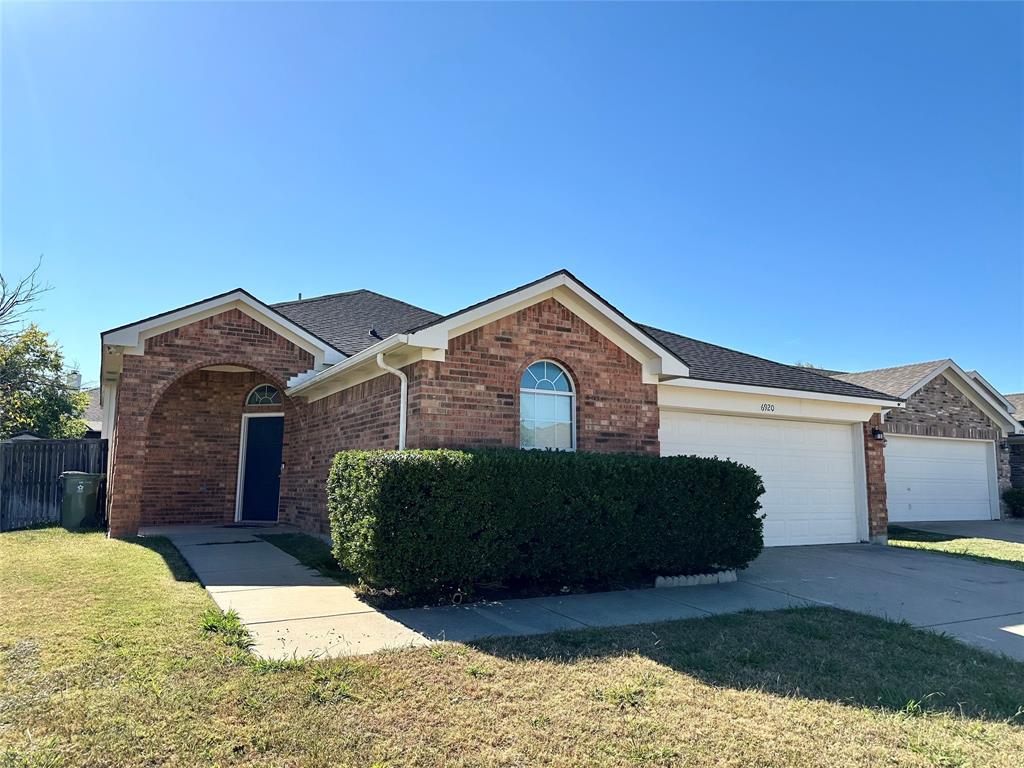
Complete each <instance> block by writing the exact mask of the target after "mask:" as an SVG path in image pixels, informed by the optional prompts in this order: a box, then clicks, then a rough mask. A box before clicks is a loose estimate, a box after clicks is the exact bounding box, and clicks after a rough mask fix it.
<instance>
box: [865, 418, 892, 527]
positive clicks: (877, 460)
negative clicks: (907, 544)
mask: <svg viewBox="0 0 1024 768" xmlns="http://www.w3.org/2000/svg"><path fill="white" fill-rule="evenodd" d="M875 427H881V419H880V417H879V416H878V414H875V415H874V416H872V417H871V421H868V422H865V423H864V468H865V470H866V472H865V474H866V475H867V482H868V535H869V536H870V538H871V541H880V542H882V543H884V542H885V537H886V530H887V529H888V526H889V507H888V505H887V501H886V492H885V450H884V448H885V446H884V445H883V444H882V441H881V440H876V439H875V438H874V437H872V436H871V430H872V429H874V428H875Z"/></svg>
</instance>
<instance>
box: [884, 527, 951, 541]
mask: <svg viewBox="0 0 1024 768" xmlns="http://www.w3.org/2000/svg"><path fill="white" fill-rule="evenodd" d="M887 533H888V536H889V538H891V539H903V540H905V541H927V542H943V541H960V540H962V539H969V538H971V537H970V536H964V535H963V534H959V533H935V532H934V531H919V530H917V529H916V528H904V527H903V526H900V525H890V526H889V529H888V531H887Z"/></svg>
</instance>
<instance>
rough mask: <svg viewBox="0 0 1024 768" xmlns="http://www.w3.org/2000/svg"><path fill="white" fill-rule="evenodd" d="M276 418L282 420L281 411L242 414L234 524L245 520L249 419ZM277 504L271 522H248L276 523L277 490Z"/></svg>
mask: <svg viewBox="0 0 1024 768" xmlns="http://www.w3.org/2000/svg"><path fill="white" fill-rule="evenodd" d="M246 399H248V398H246ZM277 416H279V417H280V418H282V419H283V418H284V412H283V411H281V412H279V413H277V412H275V413H243V414H242V427H241V436H240V437H239V440H238V479H237V481H236V482H235V522H236V523H243V522H246V521H245V520H243V519H242V496H243V494H244V491H245V447H246V445H245V444H246V442H248V440H247V438H248V437H249V419H268V418H274V417H277ZM277 503H278V514H277V515H276V516H275V517H274V519H273V520H251V521H249V522H254V523H256V522H266V523H276V522H278V521H279V519H280V511H281V510H280V504H281V492H280V490H278V496H277Z"/></svg>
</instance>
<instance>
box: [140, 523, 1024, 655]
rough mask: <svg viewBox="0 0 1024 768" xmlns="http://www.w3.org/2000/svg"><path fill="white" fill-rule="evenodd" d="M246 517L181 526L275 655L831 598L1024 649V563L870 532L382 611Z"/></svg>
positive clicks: (182, 539)
mask: <svg viewBox="0 0 1024 768" xmlns="http://www.w3.org/2000/svg"><path fill="white" fill-rule="evenodd" d="M259 532H260V531H258V530H257V531H254V530H252V529H239V528H227V527H224V528H219V527H208V528H196V527H192V528H168V529H162V530H155V529H150V530H149V531H147V532H146V533H147V534H149V535H154V534H160V535H165V536H168V537H169V538H170V539H171V540H172V541H173V542H174V544H175V545H176V546H177V548H178V550H179V551H180V552H181V554H182V555H183V556H184V558H185V559H186V560H187V561H188V563H189V564H190V565H191V566H192V568H193V570H194V571H195V572H196V574H197V575H198V576H199V578H200V580H201V581H202V583H203V584H204V586H205V587H206V589H207V591H208V592H209V593H210V595H211V597H212V598H213V599H214V601H215V602H216V603H217V605H218V606H220V607H221V608H222V609H224V610H235V611H237V612H238V614H239V617H240V618H241V619H242V621H243V622H245V624H246V626H247V627H248V628H249V631H250V632H251V633H252V635H253V638H254V639H255V641H256V646H255V648H254V650H255V651H256V652H257V653H259V654H261V655H263V656H267V657H275V658H289V657H293V656H297V657H302V656H308V655H332V656H341V655H350V654H363V653H373V652H375V651H378V650H382V649H384V648H395V647H409V646H416V645H424V644H427V643H430V642H431V641H433V640H455V641H467V640H473V639H476V638H480V637H487V636H497V635H529V634H541V633H545V632H551V631H554V630H560V629H581V628H585V627H595V626H596V627H605V626H616V625H625V624H639V623H647V622H655V621H669V620H674V619H688V618H699V617H704V616H711V615H714V614H719V613H730V612H735V611H743V610H776V609H779V608H786V607H791V606H812V605H830V606H835V607H838V608H846V609H849V610H853V611H860V612H864V613H871V614H875V615H877V616H881V617H883V618H887V619H893V620H905V621H907V622H909V623H911V624H913V625H914V626H917V627H922V628H928V629H932V630H936V631H941V632H946V633H949V634H951V635H953V636H955V637H957V638H959V639H961V640H963V641H965V642H968V643H971V644H973V645H977V646H979V647H982V648H985V649H987V650H991V651H1000V652H1003V653H1006V654H1008V655H1010V656H1014V657H1016V658H1018V659H1022V660H1024V571H1021V570H1016V569H1013V568H1006V567H1003V566H994V565H986V564H982V563H973V562H970V561H966V560H961V559H959V558H956V557H950V556H947V555H940V554H933V553H928V552H919V551H915V550H908V549H897V548H891V549H890V548H886V547H878V546H871V545H867V544H851V545H838V546H817V547H784V548H776V549H769V550H766V551H765V552H764V554H762V555H761V557H759V558H758V559H757V560H756V561H755V562H754V563H753V564H752V565H751V566H750V568H748V569H747V570H745V571H743V572H741V574H740V580H739V581H738V582H736V583H733V584H716V585H713V586H700V587H674V588H667V589H665V588H663V589H653V588H652V589H635V590H624V591H618V592H602V593H592V594H583V595H562V596H551V597H538V598H528V599H522V600H507V601H502V602H492V603H475V604H472V605H466V606H444V607H438V608H408V609H402V610H392V611H378V610H376V609H375V608H373V607H372V606H369V605H367V604H366V603H364V602H362V601H361V600H360V599H359V597H358V596H357V595H356V594H355V593H354V592H353V591H352V590H351V589H349V588H348V587H346V586H344V585H342V584H339V583H337V582H335V581H333V580H330V579H326V578H324V577H322V576H320V575H319V574H317V573H315V572H313V571H311V570H310V569H308V568H306V567H305V566H303V565H302V564H300V563H299V562H298V561H296V560H295V558H293V557H291V556H290V555H288V554H287V553H285V552H283V551H282V550H280V549H278V548H277V547H274V546H273V545H271V544H268V543H266V542H264V541H262V540H260V539H259V538H257V537H256V536H255V535H254V534H255V533H259Z"/></svg>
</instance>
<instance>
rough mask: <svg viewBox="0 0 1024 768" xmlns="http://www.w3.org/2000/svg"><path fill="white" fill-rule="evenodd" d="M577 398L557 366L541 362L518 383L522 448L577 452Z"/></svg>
mask: <svg viewBox="0 0 1024 768" xmlns="http://www.w3.org/2000/svg"><path fill="white" fill-rule="evenodd" d="M575 400H576V395H575V393H574V392H573V391H572V380H571V379H570V378H569V374H568V373H567V372H566V371H565V369H564V368H562V366H560V365H559V364H558V363H552V362H551V361H550V360H538V361H537V362H536V363H533V364H532V365H531V366H530V367H529V368H527V369H526V370H525V371H524V372H523V378H522V379H521V380H520V382H519V447H520V448H550V449H554V450H556V451H572V450H575V449H576V402H575Z"/></svg>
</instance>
